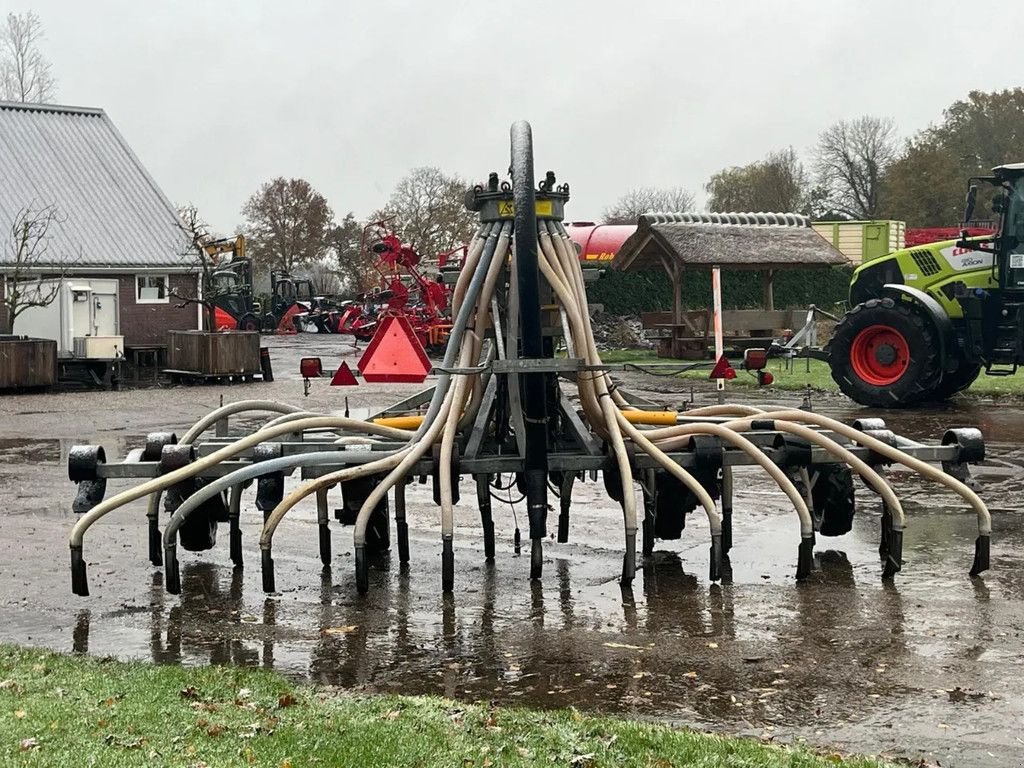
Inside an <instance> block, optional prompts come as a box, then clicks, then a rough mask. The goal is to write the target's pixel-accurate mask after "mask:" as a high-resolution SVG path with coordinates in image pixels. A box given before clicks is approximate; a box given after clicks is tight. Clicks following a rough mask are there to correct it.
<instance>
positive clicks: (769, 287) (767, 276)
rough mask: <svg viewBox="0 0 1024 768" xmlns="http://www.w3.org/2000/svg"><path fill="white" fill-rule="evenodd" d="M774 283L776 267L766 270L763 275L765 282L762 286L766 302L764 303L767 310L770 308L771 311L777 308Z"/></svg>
mask: <svg viewBox="0 0 1024 768" xmlns="http://www.w3.org/2000/svg"><path fill="white" fill-rule="evenodd" d="M774 283H775V270H774V269H768V270H765V273H764V277H763V282H762V288H763V290H764V302H763V303H764V308H765V309H766V310H769V311H771V310H773V309H775V291H774V285H773V284H774Z"/></svg>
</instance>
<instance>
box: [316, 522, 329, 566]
mask: <svg viewBox="0 0 1024 768" xmlns="http://www.w3.org/2000/svg"><path fill="white" fill-rule="evenodd" d="M319 527H320V562H321V563H323V566H324V568H329V567H330V565H331V529H330V527H329V526H328V525H327V523H320V526H319Z"/></svg>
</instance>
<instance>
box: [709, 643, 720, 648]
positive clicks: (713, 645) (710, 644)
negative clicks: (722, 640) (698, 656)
mask: <svg viewBox="0 0 1024 768" xmlns="http://www.w3.org/2000/svg"><path fill="white" fill-rule="evenodd" d="M717 647H718V643H708V648H712V649H714V648H717Z"/></svg>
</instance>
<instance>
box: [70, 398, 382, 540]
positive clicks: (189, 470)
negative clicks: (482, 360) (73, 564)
mask: <svg viewBox="0 0 1024 768" xmlns="http://www.w3.org/2000/svg"><path fill="white" fill-rule="evenodd" d="M211 423H213V422H211ZM318 427H339V428H343V429H355V430H361V431H365V432H369V433H370V434H376V435H383V436H385V437H389V436H391V433H392V432H394V431H395V430H391V429H390V428H388V427H380V426H378V425H376V424H372V423H370V422H366V421H359V420H358V419H345V418H341V417H337V416H318V417H315V418H309V419H303V420H301V421H296V422H292V423H289V424H279V425H278V426H276V427H272V428H270V429H268V430H265V431H262V432H254V433H253V434H251V435H248V436H247V437H243V438H241V439H240V440H237V441H235V442H234V443H231V444H229V445H226V446H224V447H223V448H221V449H220V450H218V451H215V452H214V453H211V454H210V455H209V456H204V457H202V458H201V459H197V460H196V461H194V462H192V463H190V464H189V465H188V466H185V467H182V468H181V469H176V470H175V471H173V472H169V473H168V474H166V475H161V476H160V477H154V478H153V479H152V480H148V481H146V482H145V483H142V484H141V485H137V486H135V487H134V488H129V489H128V490H126V491H122V492H121V493H119V494H117V495H116V496H114V497H112V498H109V499H106V500H105V501H101V502H100V503H99V504H97V505H96V506H95V507H93V508H92V509H91V510H89V511H88V512H86V513H85V514H84V515H82V516H81V517H80V518H79V519H78V522H76V523H75V525H74V527H73V528H72V529H71V536H70V539H69V542H70V544H71V546H72V547H74V548H78V547H81V546H82V539H83V537H84V536H85V532H86V531H87V530H89V528H90V527H91V526H92V525H93V524H94V523H96V522H97V521H98V520H99V519H100V518H102V517H103V516H104V515H106V514H108V513H109V512H112V511H113V510H115V509H117V508H118V507H121V506H123V505H125V504H128V503H130V502H132V501H135V500H136V499H139V498H142V497H143V496H147V495H149V494H151V493H153V492H154V491H163V490H164V489H166V488H170V487H171V486H172V485H176V484H177V483H180V482H182V481H183V480H187V479H188V478H190V477H193V476H194V475H197V474H198V473H200V472H202V471H203V470H205V469H208V468H210V467H212V466H214V465H216V464H219V463H220V462H222V461H224V460H225V459H229V458H231V457H232V456H236V455H237V454H239V453H241V452H242V451H244V450H246V449H248V448H252V447H253V446H255V445H259V444H260V443H262V442H266V441H267V440H271V439H272V438H275V437H277V436H279V435H287V434H290V433H292V432H297V431H304V430H306V429H315V428H318Z"/></svg>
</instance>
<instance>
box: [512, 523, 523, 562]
mask: <svg viewBox="0 0 1024 768" xmlns="http://www.w3.org/2000/svg"><path fill="white" fill-rule="evenodd" d="M512 547H513V549H514V550H515V553H516V554H517V555H519V554H522V551H523V536H522V534H521V533H519V526H516V530H515V533H513V534H512Z"/></svg>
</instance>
